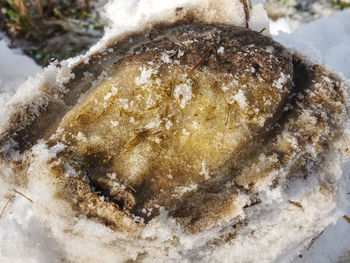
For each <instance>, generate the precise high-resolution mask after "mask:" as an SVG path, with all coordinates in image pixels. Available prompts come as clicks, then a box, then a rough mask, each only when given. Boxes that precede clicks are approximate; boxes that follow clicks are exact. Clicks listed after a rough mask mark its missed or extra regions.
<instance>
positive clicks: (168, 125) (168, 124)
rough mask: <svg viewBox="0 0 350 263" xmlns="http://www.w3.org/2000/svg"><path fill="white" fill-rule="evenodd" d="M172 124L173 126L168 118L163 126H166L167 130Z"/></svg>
mask: <svg viewBox="0 0 350 263" xmlns="http://www.w3.org/2000/svg"><path fill="white" fill-rule="evenodd" d="M172 126H173V123H172V122H171V121H170V120H168V121H167V122H166V123H165V128H166V129H167V130H169V129H170V128H171V127H172Z"/></svg>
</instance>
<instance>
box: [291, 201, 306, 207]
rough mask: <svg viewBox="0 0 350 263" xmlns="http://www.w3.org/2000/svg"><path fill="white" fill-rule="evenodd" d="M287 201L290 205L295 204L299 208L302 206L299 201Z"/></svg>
mask: <svg viewBox="0 0 350 263" xmlns="http://www.w3.org/2000/svg"><path fill="white" fill-rule="evenodd" d="M288 202H289V203H291V204H292V205H295V206H297V207H299V208H303V206H302V205H301V204H300V203H299V202H294V201H291V200H288Z"/></svg>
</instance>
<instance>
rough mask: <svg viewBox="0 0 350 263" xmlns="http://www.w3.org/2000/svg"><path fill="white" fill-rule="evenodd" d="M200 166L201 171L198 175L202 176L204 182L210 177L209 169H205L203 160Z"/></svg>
mask: <svg viewBox="0 0 350 263" xmlns="http://www.w3.org/2000/svg"><path fill="white" fill-rule="evenodd" d="M201 165H202V171H201V172H200V173H199V174H200V175H204V178H205V179H206V180H208V179H210V176H209V169H208V168H207V166H206V164H205V160H203V161H202V163H201Z"/></svg>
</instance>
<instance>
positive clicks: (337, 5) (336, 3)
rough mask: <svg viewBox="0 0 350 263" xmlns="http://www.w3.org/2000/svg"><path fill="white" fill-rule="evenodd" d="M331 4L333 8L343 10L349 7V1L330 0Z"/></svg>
mask: <svg viewBox="0 0 350 263" xmlns="http://www.w3.org/2000/svg"><path fill="white" fill-rule="evenodd" d="M332 6H333V7H334V8H337V9H340V10H343V9H345V8H349V7H350V3H349V2H345V1H342V0H332Z"/></svg>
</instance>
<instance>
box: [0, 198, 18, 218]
mask: <svg viewBox="0 0 350 263" xmlns="http://www.w3.org/2000/svg"><path fill="white" fill-rule="evenodd" d="M15 195H16V194H12V195H11V196H10V198H9V199H8V200H7V202H6V204H5V206H4V207H3V209H2V210H1V214H0V218H1V217H2V215H3V214H4V212H5V210H6V208H7V206H8V205H9V204H10V203H11V202H12V200H13V198H14V197H15Z"/></svg>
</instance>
